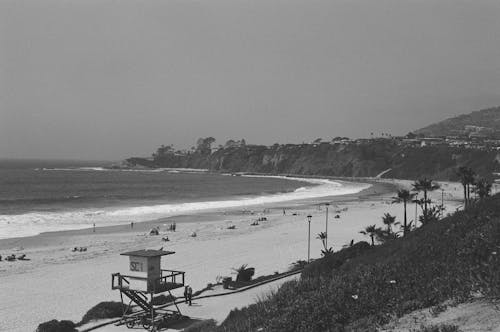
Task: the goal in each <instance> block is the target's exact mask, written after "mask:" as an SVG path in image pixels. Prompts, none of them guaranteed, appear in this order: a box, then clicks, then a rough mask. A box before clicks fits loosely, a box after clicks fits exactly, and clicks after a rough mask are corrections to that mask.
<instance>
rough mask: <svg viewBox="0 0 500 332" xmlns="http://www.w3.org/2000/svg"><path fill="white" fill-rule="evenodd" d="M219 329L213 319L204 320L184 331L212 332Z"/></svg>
mask: <svg viewBox="0 0 500 332" xmlns="http://www.w3.org/2000/svg"><path fill="white" fill-rule="evenodd" d="M216 328H217V323H216V322H215V320H213V319H207V320H202V321H201V322H196V323H194V324H193V325H191V326H189V327H187V328H186V329H184V332H212V331H215V329H216Z"/></svg>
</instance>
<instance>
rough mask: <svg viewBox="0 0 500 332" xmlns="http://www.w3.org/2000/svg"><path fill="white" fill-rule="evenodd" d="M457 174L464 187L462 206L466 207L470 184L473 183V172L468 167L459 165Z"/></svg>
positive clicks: (468, 199)
mask: <svg viewBox="0 0 500 332" xmlns="http://www.w3.org/2000/svg"><path fill="white" fill-rule="evenodd" d="M457 175H458V177H459V178H460V182H461V183H462V186H463V187H464V208H467V206H468V205H469V203H470V185H471V184H473V183H474V175H475V172H474V171H473V170H472V168H470V167H466V166H460V167H459V168H458V170H457Z"/></svg>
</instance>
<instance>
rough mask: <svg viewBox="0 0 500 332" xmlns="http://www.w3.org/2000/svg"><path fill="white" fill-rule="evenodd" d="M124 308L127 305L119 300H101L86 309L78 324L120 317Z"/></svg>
mask: <svg viewBox="0 0 500 332" xmlns="http://www.w3.org/2000/svg"><path fill="white" fill-rule="evenodd" d="M126 309H127V306H126V305H125V304H123V303H121V302H113V301H110V302H101V303H99V304H97V305H96V306H94V307H92V308H91V309H90V310H89V311H87V313H86V314H85V315H84V316H83V318H82V321H81V322H80V324H86V323H88V322H90V321H91V320H97V319H104V318H115V317H121V316H122V315H123V312H124V311H125V310H126Z"/></svg>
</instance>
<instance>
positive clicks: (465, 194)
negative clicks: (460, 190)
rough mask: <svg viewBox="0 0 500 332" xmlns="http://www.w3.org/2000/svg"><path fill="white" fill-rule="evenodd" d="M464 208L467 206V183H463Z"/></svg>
mask: <svg viewBox="0 0 500 332" xmlns="http://www.w3.org/2000/svg"><path fill="white" fill-rule="evenodd" d="M463 186H464V208H467V185H466V184H464V185H463Z"/></svg>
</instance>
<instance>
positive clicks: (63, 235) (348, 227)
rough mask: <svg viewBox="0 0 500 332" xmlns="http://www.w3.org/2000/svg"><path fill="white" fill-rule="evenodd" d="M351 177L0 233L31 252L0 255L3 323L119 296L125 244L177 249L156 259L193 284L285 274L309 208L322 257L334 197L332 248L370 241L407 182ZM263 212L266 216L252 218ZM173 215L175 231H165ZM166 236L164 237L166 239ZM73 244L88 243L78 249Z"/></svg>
mask: <svg viewBox="0 0 500 332" xmlns="http://www.w3.org/2000/svg"><path fill="white" fill-rule="evenodd" d="M356 181H357V182H362V183H366V182H368V183H370V184H371V186H370V187H369V188H368V189H364V190H362V191H360V192H358V193H355V194H348V195H341V196H331V197H314V198H309V199H300V200H295V201H287V202H276V203H267V204H255V205H250V206H246V207H244V208H241V207H238V208H227V209H220V210H216V211H214V210H212V211H201V212H197V213H193V214H184V215H182V216H172V217H168V218H161V219H157V220H154V221H148V222H140V223H134V226H133V228H132V227H131V225H117V226H109V227H97V228H96V229H95V232H94V229H92V228H88V229H80V230H70V231H59V232H50V233H43V234H40V235H37V236H32V237H22V238H15V239H3V240H0V254H1V255H2V256H5V255H8V254H11V253H15V254H20V253H25V254H26V255H27V258H29V259H30V260H27V261H14V262H5V261H2V262H0V292H1V294H2V300H1V302H0V317H2V320H1V321H0V331H31V330H34V329H35V328H36V326H37V325H38V324H39V323H41V322H44V321H47V320H50V319H54V318H55V319H59V320H61V319H69V320H73V321H75V322H78V321H79V320H80V319H81V318H82V316H83V314H84V313H85V312H86V311H87V310H88V309H90V308H91V307H92V306H94V305H96V304H97V303H99V302H102V301H119V300H120V296H119V292H117V291H112V290H111V285H110V282H111V273H114V272H122V273H126V272H127V271H128V258H127V257H124V256H120V255H119V254H120V253H122V252H125V251H130V250H136V249H145V248H148V249H160V248H163V249H164V250H171V251H175V252H176V254H174V255H170V256H167V257H165V258H164V260H163V263H162V267H163V268H166V269H173V270H180V271H185V272H186V283H188V284H190V285H191V286H192V288H193V289H194V290H195V291H196V290H198V289H201V288H203V287H205V286H206V285H207V283H215V281H216V279H217V277H218V276H233V277H234V275H232V268H236V267H239V266H241V265H242V264H248V266H251V267H254V268H255V272H256V273H255V276H256V277H258V276H261V275H267V274H272V273H274V272H276V271H277V272H284V271H286V270H287V269H288V268H289V267H290V264H291V263H293V262H295V261H297V260H305V259H307V242H308V238H307V226H308V225H307V218H306V216H307V215H308V214H311V215H312V218H311V258H319V257H320V256H321V255H320V252H321V249H322V245H321V242H320V241H319V240H318V239H316V236H317V234H318V233H320V232H323V231H324V230H325V219H326V216H325V215H326V210H325V206H321V205H320V204H321V203H324V202H329V203H330V204H331V205H330V207H329V221H328V245H329V246H332V247H333V248H334V250H335V251H337V250H340V249H341V248H342V247H343V246H344V245H348V244H349V243H350V242H351V240H354V241H355V242H356V241H360V240H365V241H366V240H368V239H367V238H366V237H364V236H363V235H362V234H360V233H359V231H361V230H363V229H364V228H365V227H366V226H368V225H371V224H377V225H382V219H381V217H382V216H383V214H384V213H390V214H392V215H395V216H396V217H397V221H400V222H402V220H403V206H402V204H392V197H393V196H395V192H396V190H397V188H401V187H404V188H409V187H410V186H411V181H403V180H386V179H384V180H383V179H371V180H368V179H365V180H356ZM442 188H443V189H444V191H441V190H438V191H435V192H433V193H432V194H431V195H430V196H431V198H432V199H433V200H434V201H435V202H437V203H438V204H440V203H441V199H442V198H443V199H444V205H445V207H446V211H445V213H449V212H453V211H455V210H456V209H457V208H458V207H459V206H460V205H461V195H462V191H461V190H462V189H461V185H460V184H457V183H442ZM283 211H285V214H284V213H283ZM414 211H415V206H414V204H411V205H409V206H408V219H409V220H412V219H413V217H414ZM262 217H265V219H267V220H265V221H260V222H259V225H256V226H252V225H251V223H253V222H254V221H255V220H257V219H258V218H262ZM173 222H175V223H176V225H177V227H176V231H175V232H171V231H168V227H169V225H171V224H172V223H173ZM229 226H235V227H234V229H228V227H229ZM154 227H159V230H160V234H159V235H157V236H151V235H149V231H150V230H151V229H152V228H154ZM193 233H196V237H192V236H191V235H192V234H193ZM164 237H168V238H169V241H168V242H165V241H163V240H162V238H164ZM74 247H78V248H80V247H84V248H87V250H86V251H83V252H80V251H76V252H75V251H72V250H73V248H74ZM181 293H182V290H180V291H177V292H174V295H178V296H179V295H181ZM28 313H29V314H28ZM223 316H224V315H221V314H220V313H218V314H217V315H215V314H214V317H223Z"/></svg>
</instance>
